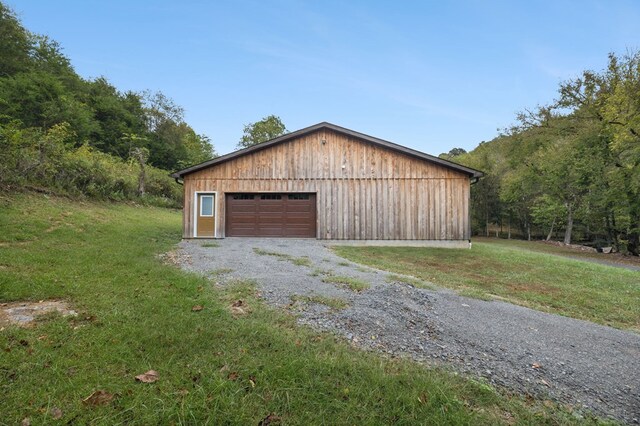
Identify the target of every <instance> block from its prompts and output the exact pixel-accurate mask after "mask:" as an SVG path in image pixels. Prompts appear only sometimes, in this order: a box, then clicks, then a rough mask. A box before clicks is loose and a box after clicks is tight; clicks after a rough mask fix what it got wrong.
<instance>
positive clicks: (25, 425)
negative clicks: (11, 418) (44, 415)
mask: <svg viewBox="0 0 640 426" xmlns="http://www.w3.org/2000/svg"><path fill="white" fill-rule="evenodd" d="M20 425H21V426H31V419H30V418H29V417H25V418H24V419H22V422H20Z"/></svg>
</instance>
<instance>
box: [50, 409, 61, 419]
mask: <svg viewBox="0 0 640 426" xmlns="http://www.w3.org/2000/svg"><path fill="white" fill-rule="evenodd" d="M49 414H51V418H52V419H53V420H60V419H61V418H62V410H61V409H59V408H58V407H53V408H52V409H51V411H49Z"/></svg>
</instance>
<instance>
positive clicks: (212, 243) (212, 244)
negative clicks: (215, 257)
mask: <svg viewBox="0 0 640 426" xmlns="http://www.w3.org/2000/svg"><path fill="white" fill-rule="evenodd" d="M200 247H205V248H208V247H213V248H218V247H220V243H217V242H211V243H203V244H200Z"/></svg>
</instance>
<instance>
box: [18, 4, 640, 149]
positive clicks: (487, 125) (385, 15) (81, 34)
mask: <svg viewBox="0 0 640 426" xmlns="http://www.w3.org/2000/svg"><path fill="white" fill-rule="evenodd" d="M7 3H8V4H9V5H10V6H11V7H12V8H13V9H14V10H15V11H16V12H17V13H18V15H19V17H20V18H21V20H22V22H23V23H24V25H25V26H26V27H27V28H28V29H29V30H31V31H33V32H36V33H41V34H46V35H48V36H50V37H51V38H53V39H55V40H57V41H58V42H60V43H61V45H62V46H63V48H64V52H65V54H66V55H67V56H68V57H69V58H70V59H71V61H72V63H73V65H74V66H75V68H76V70H77V71H78V73H79V74H80V75H82V76H83V77H87V78H93V77H99V76H105V77H106V78H107V79H108V80H109V81H111V82H112V83H113V84H114V85H115V86H116V87H118V88H119V89H120V90H123V91H124V90H134V91H140V90H143V89H150V90H154V91H155V90H161V91H162V92H163V93H164V94H166V95H167V96H169V97H171V98H173V99H174V100H175V101H176V102H177V103H178V104H180V105H181V106H183V107H184V108H185V110H186V118H187V122H188V123H189V124H190V125H191V126H192V127H193V128H194V129H195V130H196V131H197V132H198V133H204V134H206V135H208V136H209V137H210V138H211V139H212V141H213V143H214V145H215V147H216V149H217V151H218V152H219V153H221V154H224V153H227V152H230V151H232V150H234V149H235V145H236V144H237V142H238V140H239V139H240V136H241V134H242V128H243V125H244V124H246V123H249V122H254V121H257V120H259V119H261V118H262V117H264V116H267V115H269V114H276V115H279V116H280V117H281V118H282V120H283V122H284V123H285V124H286V126H287V128H288V129H289V130H297V129H299V128H302V127H306V126H309V125H312V124H315V123H318V122H320V121H329V122H332V123H334V124H338V125H341V126H344V127H348V128H350V129H353V130H356V131H360V132H363V133H367V134H370V135H372V136H376V137H380V138H383V139H387V140H390V141H393V142H396V143H399V144H402V145H406V146H409V147H411V148H414V149H418V150H421V151H424V152H427V153H430V154H434V155H438V154H440V153H441V152H446V151H449V150H450V149H451V148H454V147H462V148H465V149H467V150H470V149H473V148H474V147H475V146H476V145H477V144H478V143H479V142H480V141H483V140H490V139H492V138H493V137H495V136H496V135H497V129H498V128H504V127H506V126H508V125H509V124H511V123H513V122H514V118H515V114H516V112H518V111H520V110H522V109H524V108H527V107H535V106H536V105H537V104H545V103H548V102H550V101H551V100H552V99H553V98H554V96H555V93H556V89H557V87H558V83H560V82H561V81H563V80H566V79H568V78H571V77H573V76H576V75H577V74H579V73H580V72H581V71H582V70H585V69H591V70H600V69H602V68H604V67H605V66H606V62H607V54H608V53H609V52H616V53H624V52H626V51H627V50H633V49H637V48H638V47H640V26H639V25H638V22H640V2H638V1H635V0H627V1H625V0H602V1H595V0H574V1H563V0H553V1H489V0H484V1H481V0H477V1H472V0H469V1H442V0H440V1H426V0H425V1H384V2H383V1H375V0H368V1H360V0H355V1H332V0H328V1H322V2H319V1H306V2H305V1H292V0H282V1H267V0H262V1H260V0H258V1H242V0H238V1H190V0H183V1H180V2H178V1H164V0H156V1H136V0H128V1H121V0H109V1H94V0H82V1H71V0H69V1H67V0H58V1H50V0H21V1H17V0H8V1H7Z"/></svg>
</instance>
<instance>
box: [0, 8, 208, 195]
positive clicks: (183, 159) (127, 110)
mask: <svg viewBox="0 0 640 426" xmlns="http://www.w3.org/2000/svg"><path fill="white" fill-rule="evenodd" d="M0 146H1V149H0V184H2V185H3V186H5V187H7V186H20V185H32V186H38V185H39V186H49V187H55V189H58V190H60V191H63V192H67V193H83V194H86V195H89V196H100V197H103V198H115V199H118V198H131V197H136V196H140V195H144V194H145V193H147V194H149V193H151V194H153V195H155V196H158V197H165V198H172V199H174V201H175V200H177V199H178V198H180V196H181V195H180V192H181V191H180V189H179V187H177V185H175V183H174V182H172V181H171V180H170V179H169V178H168V176H167V173H166V171H171V170H176V169H179V168H183V167H186V166H187V165H191V164H194V163H198V162H201V161H205V160H207V159H209V158H211V157H213V156H214V155H215V152H214V150H213V147H212V145H211V142H210V140H209V138H208V137H206V136H205V135H200V134H197V133H196V132H195V131H194V130H193V129H192V128H191V127H190V126H189V125H188V124H187V123H186V122H185V119H184V110H183V109H182V108H181V107H180V106H179V105H177V104H176V103H175V102H174V101H172V100H171V99H170V98H168V97H167V96H165V95H164V94H162V93H161V92H156V93H153V92H150V91H145V92H142V93H136V92H132V91H126V92H121V91H119V90H118V89H117V88H116V87H114V86H113V85H112V84H111V83H109V81H108V80H107V79H106V78H104V77H99V78H95V79H84V78H82V77H80V76H79V75H78V74H77V73H76V72H75V70H74V68H73V67H72V65H71V63H70V61H69V59H68V58H67V57H66V56H65V55H64V54H63V53H62V49H61V46H60V45H59V44H58V43H57V42H55V41H54V40H51V39H50V38H49V37H47V36H44V35H38V34H33V33H31V32H29V31H28V30H27V29H25V28H24V27H23V26H22V24H21V22H20V21H19V20H18V19H17V17H16V15H15V13H14V12H13V11H12V10H11V9H10V8H9V7H7V6H6V5H4V4H3V3H1V2H0ZM145 184H146V185H145ZM145 186H146V188H145Z"/></svg>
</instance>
